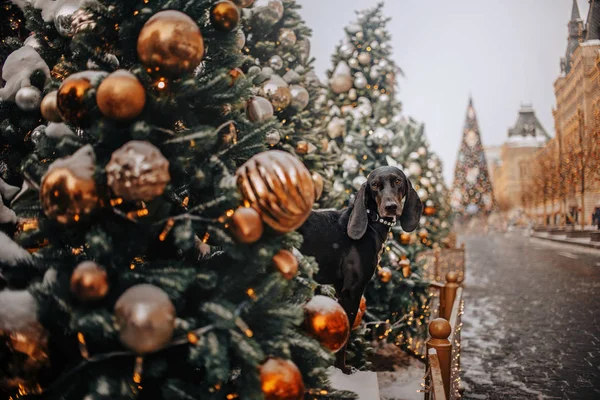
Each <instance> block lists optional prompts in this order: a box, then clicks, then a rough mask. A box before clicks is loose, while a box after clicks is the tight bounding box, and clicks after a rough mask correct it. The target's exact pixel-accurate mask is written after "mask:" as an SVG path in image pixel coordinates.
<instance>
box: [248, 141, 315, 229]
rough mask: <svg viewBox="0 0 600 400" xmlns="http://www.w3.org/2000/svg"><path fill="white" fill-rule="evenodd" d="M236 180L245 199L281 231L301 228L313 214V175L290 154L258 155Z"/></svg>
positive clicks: (249, 162)
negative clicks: (311, 213)
mask: <svg viewBox="0 0 600 400" xmlns="http://www.w3.org/2000/svg"><path fill="white" fill-rule="evenodd" d="M236 179H237V186H238V188H239V190H240V192H241V193H242V196H243V197H244V199H245V200H246V201H248V202H249V203H250V205H251V206H252V207H254V208H255V209H256V210H257V211H258V212H259V213H260V215H261V218H262V220H263V222H264V223H266V224H267V225H269V226H270V227H271V228H273V229H274V230H275V231H277V232H279V233H287V232H291V231H293V230H295V229H297V228H298V227H299V226H300V225H302V224H303V223H304V221H306V218H308V216H309V215H310V212H311V210H312V206H313V203H314V202H315V189H314V185H313V181H312V177H311V175H310V172H309V171H308V169H307V168H306V167H305V166H304V164H302V162H301V161H300V160H298V159H297V158H296V157H294V156H293V155H291V154H290V153H286V152H284V151H279V150H271V151H265V152H262V153H259V154H256V155H255V156H253V157H252V158H250V159H249V160H248V161H247V162H246V163H245V164H243V165H242V166H241V167H240V168H238V170H237V172H236Z"/></svg>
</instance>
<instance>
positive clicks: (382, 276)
mask: <svg viewBox="0 0 600 400" xmlns="http://www.w3.org/2000/svg"><path fill="white" fill-rule="evenodd" d="M377 276H378V277H379V280H380V281H381V282H383V283H388V282H389V281H391V280H392V270H391V269H389V268H388V267H383V268H381V269H380V270H379V271H377Z"/></svg>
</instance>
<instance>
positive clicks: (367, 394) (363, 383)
mask: <svg viewBox="0 0 600 400" xmlns="http://www.w3.org/2000/svg"><path fill="white" fill-rule="evenodd" d="M327 372H328V374H329V381H330V382H331V386H332V387H333V388H334V389H338V390H350V391H352V392H354V393H356V394H357V395H358V399H359V400H379V385H378V382H377V374H376V373H375V372H370V371H358V372H355V373H353V374H352V375H346V374H344V373H343V372H342V371H341V370H339V369H337V368H334V367H329V369H328V370H327Z"/></svg>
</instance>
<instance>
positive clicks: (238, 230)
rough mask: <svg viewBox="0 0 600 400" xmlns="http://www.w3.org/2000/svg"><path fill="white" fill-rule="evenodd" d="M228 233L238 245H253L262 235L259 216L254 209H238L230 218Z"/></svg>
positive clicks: (261, 224)
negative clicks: (229, 232)
mask: <svg viewBox="0 0 600 400" xmlns="http://www.w3.org/2000/svg"><path fill="white" fill-rule="evenodd" d="M230 231H231V234H232V235H233V237H234V238H235V239H236V240H237V241H238V242H240V243H254V242H256V241H257V240H258V239H260V237H261V236H262V234H263V223H262V220H261V218H260V214H259V213H258V211H256V210H255V209H254V208H251V207H240V208H238V209H237V210H235V212H234V213H233V216H232V217H231V225H230Z"/></svg>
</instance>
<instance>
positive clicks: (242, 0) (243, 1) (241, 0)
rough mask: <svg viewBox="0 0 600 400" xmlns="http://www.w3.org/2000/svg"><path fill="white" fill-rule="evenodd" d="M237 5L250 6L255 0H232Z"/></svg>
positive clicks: (241, 6)
mask: <svg viewBox="0 0 600 400" xmlns="http://www.w3.org/2000/svg"><path fill="white" fill-rule="evenodd" d="M232 1H233V2H234V3H235V5H236V6H238V7H240V8H247V7H250V6H251V5H252V3H254V0H232Z"/></svg>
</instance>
